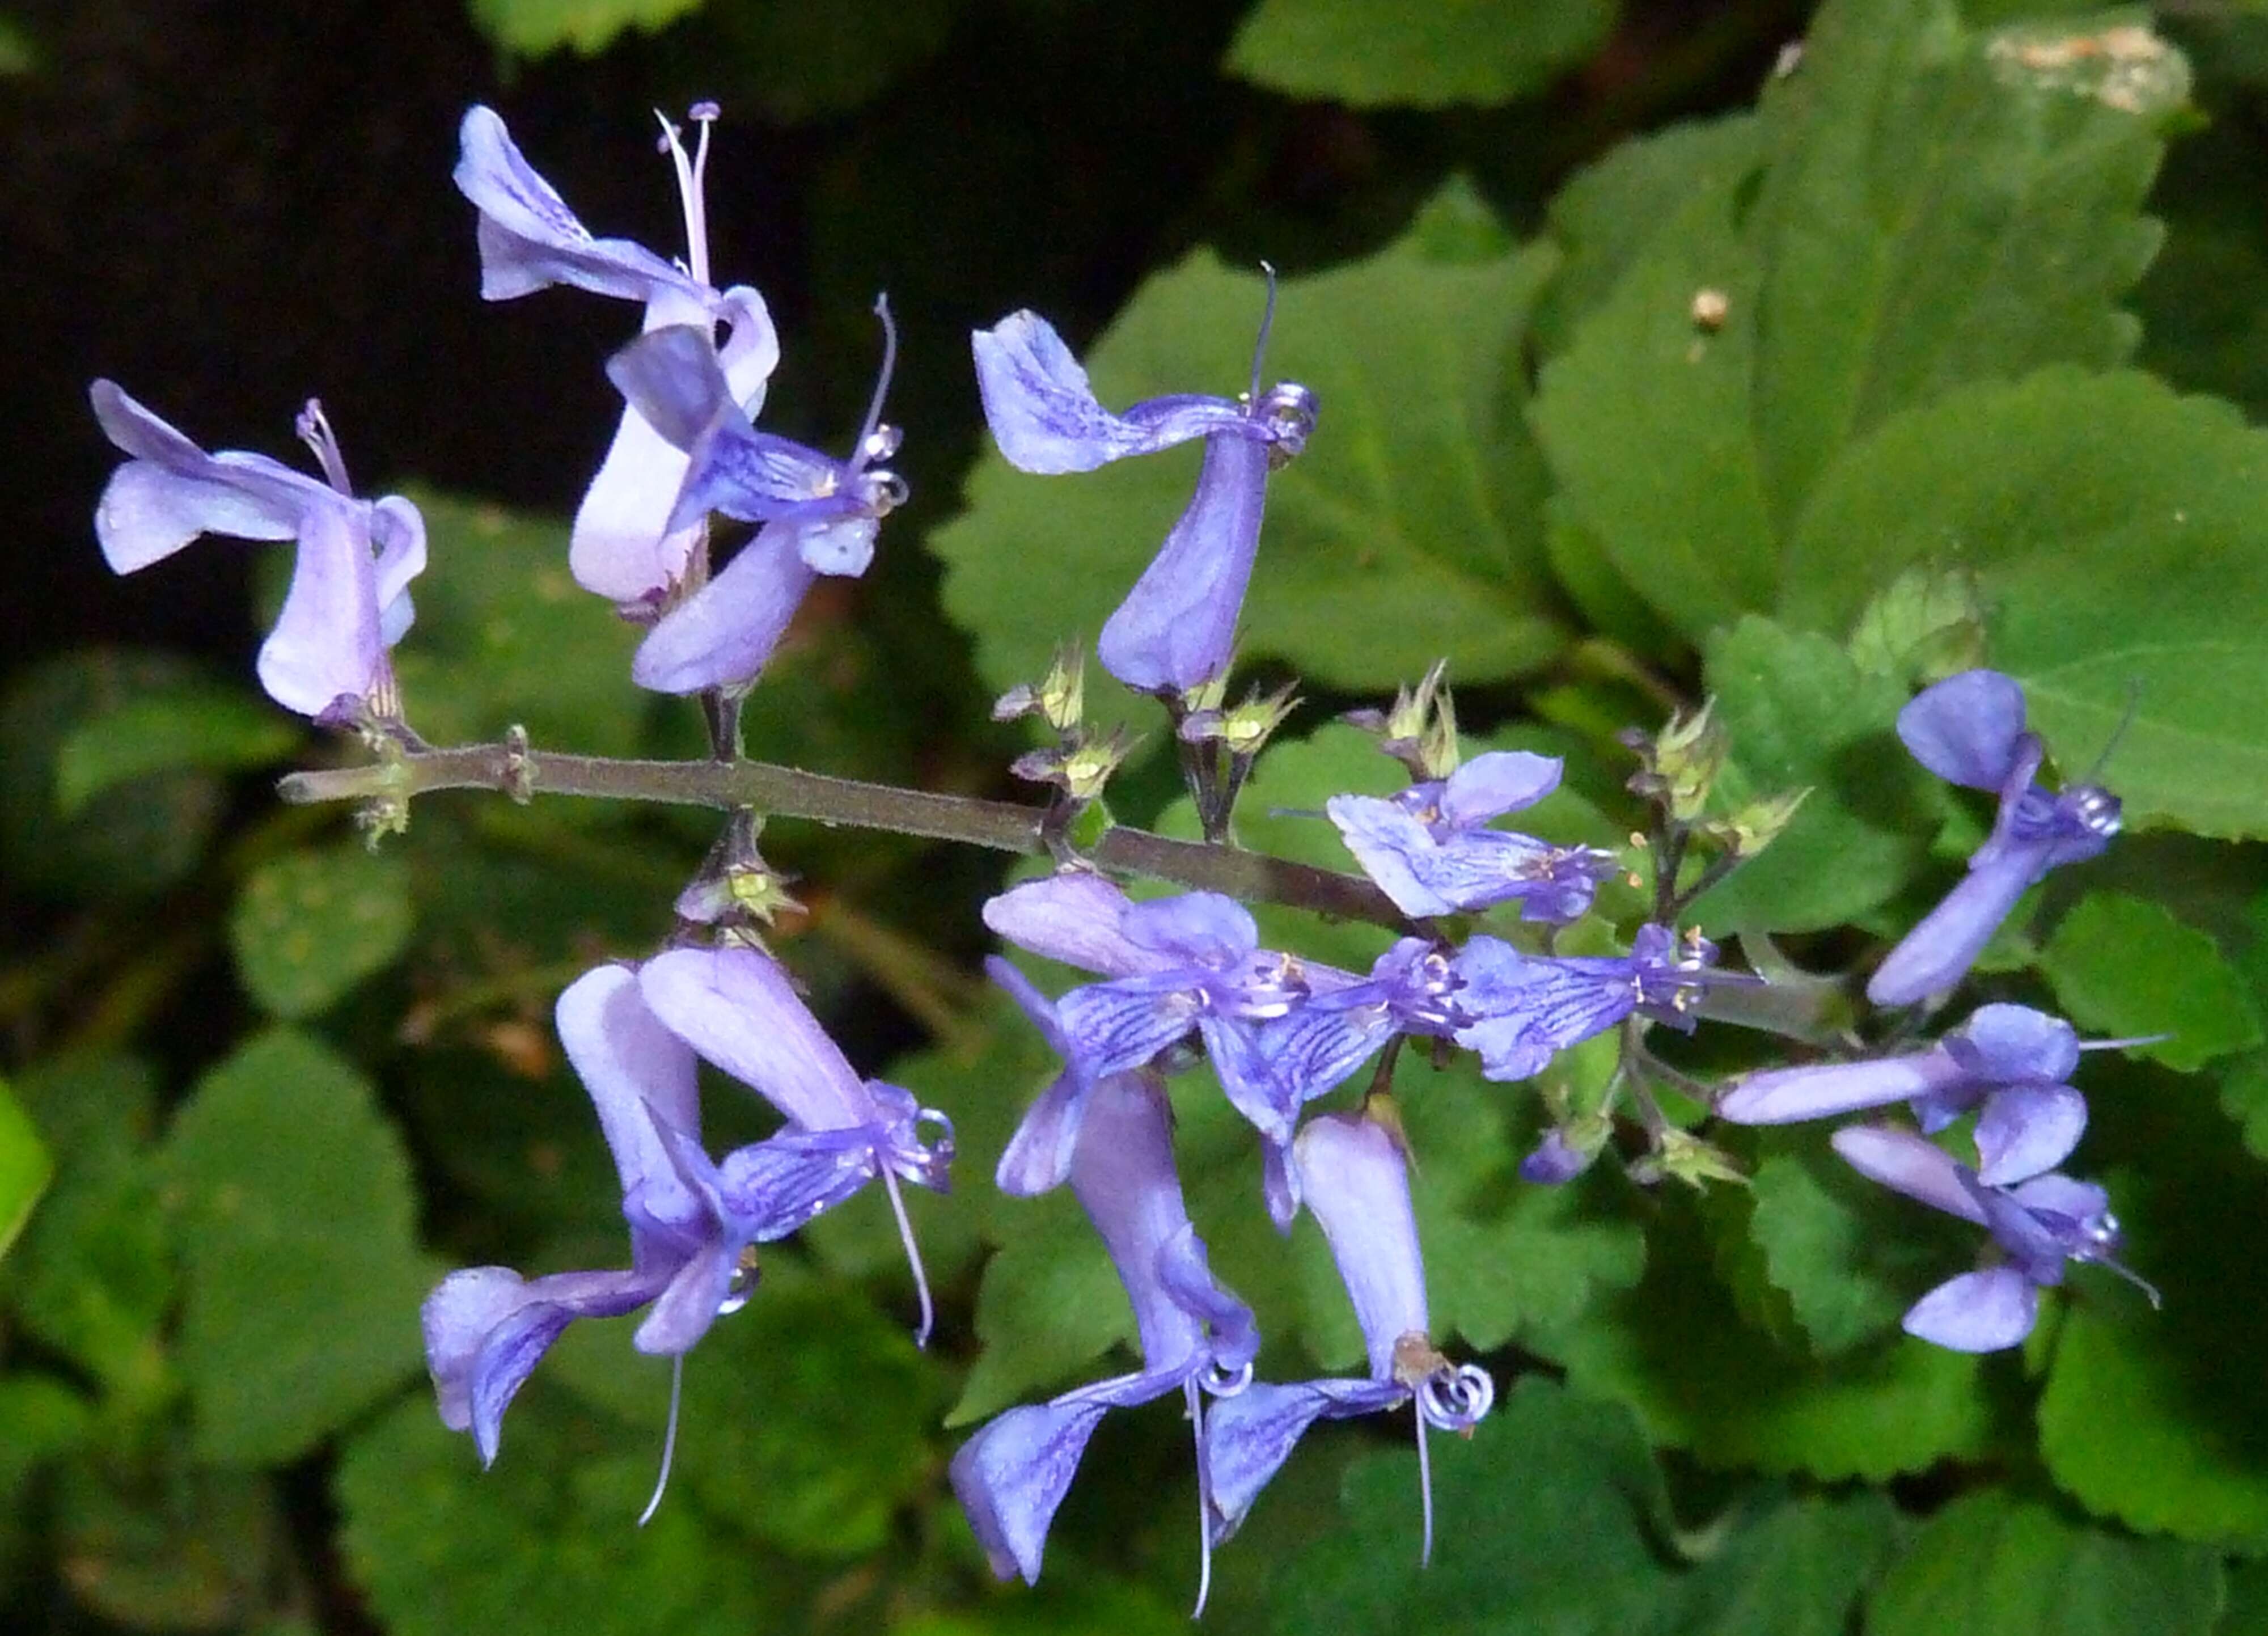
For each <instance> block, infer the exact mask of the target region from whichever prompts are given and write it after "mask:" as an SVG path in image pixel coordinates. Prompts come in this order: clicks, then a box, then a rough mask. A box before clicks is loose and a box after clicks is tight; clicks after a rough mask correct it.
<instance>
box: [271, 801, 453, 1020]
mask: <svg viewBox="0 0 2268 1636" xmlns="http://www.w3.org/2000/svg"><path fill="white" fill-rule="evenodd" d="M415 919H416V910H413V909H412V908H411V907H410V903H409V866H408V865H407V864H405V863H403V862H402V861H401V859H399V858H396V857H394V856H392V855H391V854H387V855H383V856H381V855H379V854H378V853H374V852H372V851H369V850H368V849H367V848H365V847H363V846H361V845H359V844H354V843H349V844H344V845H341V846H334V847H326V848H324V849H323V850H322V851H312V852H294V853H292V854H291V855H290V856H288V857H284V858H279V859H275V860H274V861H273V862H271V863H266V864H262V865H261V866H260V867H259V868H258V869H256V870H254V871H253V873H252V874H251V875H250V876H249V877H248V878H247V880H246V881H245V883H244V889H243V890H242V891H241V892H240V893H239V894H238V895H237V900H236V909H235V911H234V912H233V913H232V915H230V917H229V922H228V940H229V946H230V947H232V949H234V951H235V953H236V973H237V976H239V978H241V979H242V980H243V983H244V986H245V987H246V989H247V990H248V991H250V992H251V995H252V997H253V999H256V1000H258V1001H259V1002H260V1003H261V1005H262V1006H265V1007H266V1008H267V1009H268V1010H269V1011H270V1012H272V1013H275V1014H276V1016H279V1017H311V1016H313V1015H314V1014H315V1013H318V1012H321V1011H325V1010H328V1008H329V1007H330V1006H331V1005H332V1003H333V1002H334V1001H335V1000H337V999H339V998H340V996H342V995H343V994H344V993H345V992H346V991H348V990H349V989H350V988H352V987H354V985H355V984H357V983H359V982H361V981H362V980H363V979H364V978H365V977H366V976H370V975H371V974H372V972H377V971H383V970H385V969H386V968H387V967H388V966H390V965H392V964H393V963H394V961H395V960H396V959H397V958H398V957H399V956H400V955H401V951H402V949H403V948H404V947H407V946H408V944H409V932H410V928H411V926H412V925H413V924H414V922H415Z"/></svg>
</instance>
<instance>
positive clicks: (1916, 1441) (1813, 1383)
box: [1546, 1201, 1993, 1482]
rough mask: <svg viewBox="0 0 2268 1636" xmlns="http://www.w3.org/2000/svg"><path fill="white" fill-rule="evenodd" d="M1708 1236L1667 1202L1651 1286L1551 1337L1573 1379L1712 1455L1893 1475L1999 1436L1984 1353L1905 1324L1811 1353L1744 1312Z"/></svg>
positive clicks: (1643, 1283)
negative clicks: (1903, 1330) (1817, 1355)
mask: <svg viewBox="0 0 2268 1636" xmlns="http://www.w3.org/2000/svg"><path fill="white" fill-rule="evenodd" d="M1665 1202H1666V1203H1676V1202H1678V1201H1665ZM1703 1240H1704V1234H1703V1233H1702V1231H1701V1229H1700V1227H1699V1226H1698V1224H1697V1223H1695V1222H1694V1221H1692V1220H1690V1217H1687V1216H1686V1215H1685V1214H1684V1213H1683V1212H1677V1213H1667V1212H1666V1215H1665V1219H1664V1220H1661V1222H1660V1224H1659V1226H1658V1227H1657V1228H1656V1230H1655V1231H1653V1233H1652V1234H1649V1236H1648V1239H1647V1252H1648V1255H1647V1264H1646V1276H1645V1277H1644V1278H1643V1279H1640V1280H1639V1282H1638V1285H1637V1286H1636V1287H1635V1288H1633V1289H1631V1290H1630V1291H1627V1292H1625V1293H1622V1294H1620V1295H1617V1296H1615V1297H1614V1298H1612V1299H1610V1300H1608V1301H1602V1302H1601V1303H1599V1304H1598V1305H1597V1306H1596V1307H1595V1308H1594V1309H1593V1310H1592V1312H1591V1313H1590V1314H1589V1315H1587V1316H1586V1318H1585V1319H1584V1321H1583V1322H1581V1323H1579V1324H1576V1325H1574V1326H1572V1327H1571V1328H1570V1329H1569V1330H1567V1331H1566V1332H1565V1334H1563V1335H1561V1336H1557V1337H1555V1338H1553V1344H1552V1345H1551V1346H1550V1347H1549V1348H1548V1349H1546V1351H1547V1355H1549V1356H1553V1357H1556V1358H1557V1359H1558V1360H1560V1361H1562V1362H1563V1363H1565V1366H1566V1369H1567V1381H1568V1384H1569V1385H1570V1386H1572V1387H1574V1388H1575V1389H1579V1390H1580V1391H1583V1392H1585V1393H1587V1394H1589V1395H1591V1396H1606V1397H1611V1398H1614V1399H1616V1400H1617V1401H1619V1402H1623V1403H1626V1404H1629V1405H1630V1406H1631V1407H1632V1408H1633V1409H1635V1410H1637V1411H1638V1416H1639V1418H1640V1419H1642V1420H1643V1421H1645V1423H1646V1429H1647V1431H1648V1433H1649V1434H1650V1435H1651V1436H1652V1437H1653V1440H1654V1441H1656V1442H1659V1443H1666V1444H1668V1445H1670V1446H1672V1447H1675V1448H1690V1449H1691V1450H1692V1451H1693V1452H1694V1454H1695V1455H1697V1456H1699V1457H1700V1458H1701V1459H1702V1460H1703V1461H1705V1462H1706V1463H1709V1464H1711V1465H1726V1466H1732V1465H1749V1466H1755V1467H1757V1468H1760V1469H1762V1470H1767V1471H1808V1472H1810V1473H1812V1474H1813V1475H1814V1476H1816V1477H1820V1478H1826V1479H1829V1480H1830V1481H1832V1480H1839V1479H1841V1478H1852V1477H1858V1478H1866V1479H1867V1480H1869V1481H1875V1482H1879V1481H1881V1480H1882V1479H1883V1478H1889V1477H1890V1476H1893V1475H1895V1474H1896V1473H1898V1472H1902V1471H1918V1470H1924V1469H1925V1468H1926V1467H1928V1466H1931V1465H1933V1464H1934V1463H1937V1462H1938V1461H1940V1460H1942V1459H1947V1458H1960V1457H1963V1456H1974V1455H1977V1454H1978V1453H1980V1452H1982V1451H1983V1450H1984V1449H1985V1448H1987V1447H1989V1446H1990V1445H1991V1442H1992V1436H1993V1425H1992V1410H1991V1403H1990V1399H1989V1398H1988V1396H1987V1395H1986V1393H1985V1389H1984V1383H1983V1382H1982V1381H1981V1380H1980V1379H1979V1372H1978V1363H1977V1360H1976V1359H1975V1358H1973V1357H1967V1356H1963V1355H1962V1354H1960V1353H1955V1352H1943V1351H1940V1350H1939V1349H1938V1348H1936V1347H1933V1346H1928V1345H1923V1344H1922V1343H1921V1342H1919V1341H1914V1340H1909V1339H1906V1338H1903V1337H1900V1338H1895V1339H1892V1340H1890V1341H1889V1342H1888V1343H1887V1344H1885V1345H1880V1346H1876V1347H1872V1348H1868V1349H1866V1350H1863V1351H1857V1352H1852V1353H1850V1354H1848V1355H1846V1356H1844V1357H1841V1358H1838V1359H1837V1360H1835V1361H1834V1362H1833V1363H1832V1364H1831V1365H1830V1364H1824V1363H1814V1362H1811V1361H1809V1360H1806V1359H1805V1358H1804V1357H1803V1356H1802V1355H1801V1354H1800V1353H1798V1352H1790V1351H1788V1350H1786V1349H1785V1348H1783V1347H1781V1346H1779V1345H1776V1344H1774V1343H1773V1342H1772V1341H1771V1339H1770V1338H1767V1337H1766V1336H1764V1334H1762V1333H1760V1332H1759V1331H1757V1330H1755V1329H1754V1328H1752V1327H1750V1326H1749V1324H1748V1323H1746V1322H1744V1321H1743V1320H1742V1319H1741V1318H1740V1317H1739V1315H1737V1314H1736V1312H1735V1311H1734V1308H1733V1307H1732V1304H1731V1301H1730V1300H1729V1299H1728V1297H1727V1294H1726V1293H1725V1291H1724V1289H1723V1287H1722V1286H1721V1285H1720V1284H1719V1280H1718V1278H1717V1275H1716V1273H1715V1272H1714V1271H1712V1269H1711V1267H1710V1266H1709V1264H1708V1261H1707V1251H1706V1247H1705V1243H1704V1242H1703Z"/></svg>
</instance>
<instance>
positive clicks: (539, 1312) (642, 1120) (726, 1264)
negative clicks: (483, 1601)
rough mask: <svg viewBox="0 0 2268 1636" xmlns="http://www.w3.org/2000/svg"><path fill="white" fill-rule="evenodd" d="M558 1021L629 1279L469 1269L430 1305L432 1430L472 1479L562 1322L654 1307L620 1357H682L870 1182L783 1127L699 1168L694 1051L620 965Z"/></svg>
mask: <svg viewBox="0 0 2268 1636" xmlns="http://www.w3.org/2000/svg"><path fill="white" fill-rule="evenodd" d="M558 1023H559V1037H560V1040H561V1042H562V1043H563V1044H564V1045H565V1047H566V1049H567V1056H568V1059H569V1060H570V1061H571V1062H572V1063H573V1064H574V1065H575V1071H576V1072H577V1073H578V1075H580V1076H581V1078H582V1080H583V1083H584V1085H585V1087H586V1088H587V1089H588V1090H589V1092H590V1094H591V1101H592V1103H593V1106H594V1107H595V1108H596V1109H597V1110H598V1115H599V1124H600V1130H601V1131H603V1132H604V1133H605V1136H606V1139H607V1146H608V1148H609V1149H610V1150H611V1151H612V1152H613V1153H614V1157H615V1168H616V1170H617V1171H618V1172H619V1173H620V1175H621V1177H622V1216H623V1219H624V1220H626V1221H627V1222H628V1223H629V1225H630V1267H629V1268H628V1269H627V1270H623V1271H599V1272H555V1273H551V1274H549V1275H547V1276H545V1277H542V1278H536V1279H523V1278H522V1277H521V1276H520V1275H519V1273H517V1272H514V1271H512V1269H510V1268H509V1267H468V1268H467V1269H465V1270H464V1271H458V1272H453V1273H451V1274H450V1275H449V1276H448V1277H447V1278H446V1279H442V1280H441V1283H440V1284H439V1286H438V1287H436V1288H435V1290H434V1291H433V1293H432V1294H431V1295H430V1296H428V1297H427V1298H426V1301H425V1307H424V1313H423V1321H424V1331H425V1355H426V1361H427V1365H428V1367H430V1369H431V1373H432V1376H433V1387H434V1392H435V1395H436V1396H437V1398H438V1402H439V1405H440V1411H441V1419H442V1422H443V1424H445V1425H446V1426H449V1427H450V1428H451V1429H452V1430H454V1431H460V1432H461V1431H469V1432H471V1433H472V1434H473V1441H474V1445H475V1448H478V1449H479V1451H480V1456H481V1463H482V1464H483V1465H486V1464H488V1463H490V1462H492V1461H494V1460H495V1458H496V1455H497V1444H498V1441H499V1440H500V1438H501V1436H502V1433H503V1423H504V1409H505V1407H506V1405H508V1404H510V1403H511V1401H512V1396H513V1394H514V1393H516V1392H518V1391H519V1388H520V1386H521V1384H522V1383H523V1382H526V1380H527V1377H528V1374H530V1372H531V1371H533V1370H534V1367H535V1365H536V1363H537V1362H538V1361H539V1360H541V1358H542V1356H543V1353H544V1352H546V1351H547V1350H548V1349H549V1347H550V1345H551V1343H552V1342H553V1341H555V1340H556V1339H558V1338H559V1336H560V1334H561V1332H562V1331H563V1330H565V1329H566V1327H567V1325H568V1324H569V1323H572V1322H573V1321H574V1320H575V1319H577V1318H593V1317H616V1316H619V1315H622V1314H624V1313H627V1312H632V1311H635V1310H637V1308H640V1307H643V1306H646V1305H647V1304H648V1303H651V1304H652V1311H651V1312H650V1313H648V1314H647V1315H646V1317H645V1320H644V1323H641V1324H640V1325H639V1326H638V1329H637V1334H636V1335H635V1336H634V1337H633V1340H632V1344H633V1345H636V1346H637V1348H638V1350H639V1351H641V1352H653V1353H659V1354H660V1355H662V1356H666V1357H681V1356H682V1355H683V1354H684V1353H685V1352H688V1351H689V1350H690V1349H691V1348H692V1347H693V1345H695V1343H696V1342H697V1341H699V1340H700V1338H702V1336H703V1335H704V1334H706V1333H707V1332H708V1329H709V1325H710V1324H711V1323H712V1322H713V1321H714V1320H715V1319H716V1318H717V1316H718V1315H719V1314H722V1313H728V1312H731V1311H733V1310H735V1309H736V1308H738V1307H739V1306H740V1304H741V1302H742V1301H745V1300H746V1299H747V1288H748V1286H749V1285H750V1284H751V1283H752V1282H753V1278H754V1271H755V1264H754V1262H753V1261H752V1260H751V1259H750V1258H749V1257H748V1256H747V1253H746V1252H747V1250H748V1249H749V1248H750V1247H751V1246H753V1245H755V1244H758V1243H763V1242H770V1241H771V1240H773V1239H777V1238H783V1237H784V1236H786V1235H787V1234H790V1233H792V1232H794V1231H795V1230H796V1229H797V1228H799V1227H802V1226H803V1225H804V1223H805V1222H806V1221H808V1220H811V1218H812V1217H813V1216H815V1215H817V1214H818V1213H819V1212H821V1211H822V1210H824V1209H826V1208H827V1207H828V1205H833V1204H835V1203H837V1202H839V1201H840V1200H841V1199H843V1198H848V1197H849V1196H850V1195H851V1193H852V1192H854V1191H856V1190H857V1189H858V1186H860V1185H861V1184H863V1183H864V1182H865V1179H866V1178H867V1177H868V1176H871V1175H873V1159H872V1151H873V1150H872V1147H871V1146H857V1145H854V1144H853V1143H851V1141H849V1140H848V1139H847V1138H848V1137H849V1135H851V1133H847V1132H843V1131H817V1132H814V1131H804V1130H801V1129H799V1128H798V1127H796V1126H794V1125H790V1126H788V1127H787V1128H785V1129H784V1130H783V1131H781V1132H780V1133H779V1134H778V1135H777V1136H775V1137H773V1138H771V1139H769V1140H767V1141H763V1142H758V1143H755V1144H754V1145H752V1146H747V1147H744V1148H741V1149H740V1150H739V1151H738V1152H736V1153H731V1154H728V1155H727V1156H726V1157H725V1160H724V1161H723V1162H722V1164H721V1165H720V1164H715V1163H712V1162H711V1161H710V1159H709V1156H708V1154H707V1153H706V1152H705V1151H704V1150H703V1147H702V1146H701V1139H700V1138H701V1110H700V1105H699V1102H698V1099H697V1094H696V1080H695V1072H694V1054H693V1051H692V1050H691V1049H689V1047H688V1046H687V1045H686V1043H684V1042H683V1041H682V1040H681V1039H680V1038H679V1037H677V1035H675V1034H674V1033H673V1032H672V1031H671V1030H670V1029H669V1028H667V1027H666V1025H665V1024H664V1023H663V1021H662V1020H661V1019H660V1018H659V1017H658V1016H656V1015H655V1014H654V1013H653V1011H652V1009H651V1008H650V1007H649V1006H647V1004H646V1002H645V999H644V995H643V993H642V991H641V984H640V981H639V978H638V976H637V975H636V974H634V973H633V972H632V971H631V970H630V969H629V968H628V967H625V966H601V967H600V968H599V969H597V970H595V971H592V972H588V973H586V974H585V975H584V976H582V977H580V978H578V979H577V980H576V981H575V982H574V983H573V984H571V985H569V987H568V988H567V990H566V991H565V992H564V993H563V994H561V995H560V997H559V1006H558ZM672 1427H673V1435H674V1411H673V1416H672Z"/></svg>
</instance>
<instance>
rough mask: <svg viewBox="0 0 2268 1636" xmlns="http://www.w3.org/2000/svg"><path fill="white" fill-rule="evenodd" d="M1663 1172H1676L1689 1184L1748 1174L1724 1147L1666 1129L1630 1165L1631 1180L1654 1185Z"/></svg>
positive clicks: (1733, 1179) (1740, 1180)
mask: <svg viewBox="0 0 2268 1636" xmlns="http://www.w3.org/2000/svg"><path fill="white" fill-rule="evenodd" d="M1664 1176H1675V1177H1676V1178H1677V1179H1678V1180H1679V1181H1681V1182H1683V1183H1685V1184H1686V1185H1687V1186H1688V1187H1694V1188H1697V1187H1700V1186H1701V1185H1702V1184H1703V1183H1707V1182H1737V1183H1742V1184H1743V1185H1745V1184H1746V1183H1747V1182H1748V1179H1749V1178H1748V1177H1747V1176H1746V1175H1742V1171H1741V1168H1740V1166H1739V1165H1738V1164H1736V1163H1734V1160H1733V1156H1732V1155H1731V1154H1730V1153H1727V1152H1726V1151H1725V1150H1724V1149H1723V1148H1721V1147H1718V1146H1714V1145H1712V1144H1711V1143H1708V1142H1705V1141H1703V1140H1702V1139H1700V1138H1699V1137H1697V1136H1694V1135H1690V1134H1689V1133H1688V1132H1686V1131H1663V1132H1662V1133H1661V1135H1660V1136H1659V1137H1657V1138H1656V1139H1654V1151H1653V1153H1652V1154H1651V1155H1650V1156H1649V1157H1647V1158H1645V1159H1642V1160H1640V1161H1638V1163H1636V1164H1634V1165H1632V1166H1631V1180H1632V1181H1633V1182H1638V1183H1645V1184H1646V1185H1648V1186H1651V1185H1652V1184H1653V1183H1656V1182H1659V1181H1661V1179H1662V1178H1663V1177H1664Z"/></svg>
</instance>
